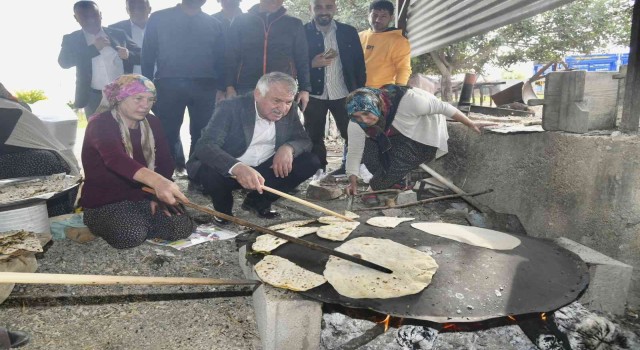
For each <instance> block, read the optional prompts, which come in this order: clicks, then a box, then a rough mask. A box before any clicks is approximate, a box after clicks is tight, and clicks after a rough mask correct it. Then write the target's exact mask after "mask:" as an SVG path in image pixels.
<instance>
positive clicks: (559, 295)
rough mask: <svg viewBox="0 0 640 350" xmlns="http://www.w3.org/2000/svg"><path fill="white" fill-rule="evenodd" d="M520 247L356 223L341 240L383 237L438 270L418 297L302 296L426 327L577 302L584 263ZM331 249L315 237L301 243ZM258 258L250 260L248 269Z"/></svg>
mask: <svg viewBox="0 0 640 350" xmlns="http://www.w3.org/2000/svg"><path fill="white" fill-rule="evenodd" d="M515 236H516V237H517V238H519V239H520V241H521V242H522V243H521V244H520V245H519V246H518V247H516V248H514V249H513V250H491V249H486V248H480V247H475V246H471V245H468V244H464V243H459V242H456V241H452V240H449V239H446V238H441V237H437V236H434V235H430V234H428V233H425V232H422V231H419V230H416V229H414V228H412V227H411V226H410V223H403V224H402V225H400V226H399V227H397V228H395V229H384V228H377V227H372V226H369V225H367V224H361V225H360V226H359V227H358V228H357V229H356V230H355V231H354V232H352V233H351V235H350V236H349V238H348V239H353V238H356V237H376V238H387V239H391V240H393V241H395V242H398V243H401V244H404V245H406V246H409V247H413V248H415V249H418V250H422V251H429V250H430V251H432V252H434V254H433V255H432V257H433V258H434V259H435V260H436V262H437V263H438V265H439V268H438V271H437V272H436V274H435V275H434V277H433V280H432V282H431V284H430V285H429V286H428V287H427V288H426V289H424V290H423V291H422V292H420V293H418V294H414V295H409V296H404V297H399V298H392V299H352V298H347V297H345V296H342V295H340V294H338V292H336V290H335V289H334V288H333V287H332V286H331V284H329V283H325V284H323V285H321V286H319V287H316V288H314V289H311V290H308V291H306V292H301V293H302V294H303V295H306V296H308V297H311V298H313V299H317V300H320V301H323V302H326V303H332V304H341V305H344V306H348V307H353V308H365V309H371V310H374V311H377V312H380V313H383V314H390V315H393V316H397V317H406V318H412V319H419V320H428V321H433V322H439V323H443V322H473V321H481V320H487V319H492V318H497V317H504V316H507V315H519V314H528V313H534V312H548V311H552V310H556V309H558V308H560V307H562V306H565V305H567V304H569V303H571V302H572V301H574V300H576V299H577V298H578V296H579V294H580V293H581V292H582V291H583V290H584V289H585V288H586V286H587V285H588V283H589V273H588V269H587V266H586V264H585V263H584V262H583V261H582V260H581V259H580V258H579V257H578V256H577V255H576V254H574V253H572V252H570V251H568V250H566V249H564V248H561V247H560V246H558V245H556V244H554V243H553V242H551V241H547V240H543V239H538V238H533V237H527V236H520V235H515ZM303 238H304V239H306V240H309V241H311V242H315V243H320V244H323V245H325V246H328V247H331V248H335V247H338V246H339V245H341V244H342V243H343V242H332V241H328V240H325V239H322V238H319V237H318V236H316V235H315V234H311V235H307V236H305V237H303ZM272 254H275V255H278V256H281V257H283V258H286V259H289V260H290V261H293V262H294V263H296V264H298V265H300V266H302V267H304V268H306V269H308V270H311V271H313V272H316V273H319V274H322V272H323V271H324V267H325V264H326V262H327V259H328V257H327V256H326V255H324V254H322V253H319V252H316V251H312V250H309V249H305V248H303V247H300V246H297V245H294V244H290V243H289V244H284V245H282V246H280V247H279V248H277V249H276V250H274V251H273V252H272ZM261 258H262V256H255V255H254V256H253V257H251V258H250V260H251V261H252V262H253V263H254V264H255V263H257V262H258V261H259V260H260V259H261Z"/></svg>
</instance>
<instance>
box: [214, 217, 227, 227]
mask: <svg viewBox="0 0 640 350" xmlns="http://www.w3.org/2000/svg"><path fill="white" fill-rule="evenodd" d="M213 221H215V222H216V224H218V225H228V224H229V223H230V222H231V221H229V220H227V219H223V218H219V217H217V216H214V217H213Z"/></svg>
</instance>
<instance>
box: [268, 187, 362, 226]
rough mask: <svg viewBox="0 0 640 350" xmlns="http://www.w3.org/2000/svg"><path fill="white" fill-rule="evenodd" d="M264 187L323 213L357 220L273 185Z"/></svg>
mask: <svg viewBox="0 0 640 350" xmlns="http://www.w3.org/2000/svg"><path fill="white" fill-rule="evenodd" d="M262 189H263V190H265V191H267V192H271V193H273V194H277V195H278V196H280V197H283V198H286V199H289V200H291V201H294V202H296V203H300V204H302V205H304V206H307V207H309V208H312V209H315V210H317V211H321V212H323V213H325V214H329V215H333V216H335V217H337V218H340V219H342V220H345V221H352V222H353V221H355V220H353V219H352V218H350V217H346V216H344V215H342V214H338V213H336V212H335V211H332V210H329V209H327V208H324V207H321V206H319V205H317V204H313V203H311V202H308V201H305V200H304V199H300V198H298V197H295V196H292V195H290V194H288V193H284V192H282V191H278V190H276V189H275V188H271V187H268V186H264V185H263V186H262Z"/></svg>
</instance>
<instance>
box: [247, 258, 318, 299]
mask: <svg viewBox="0 0 640 350" xmlns="http://www.w3.org/2000/svg"><path fill="white" fill-rule="evenodd" d="M255 269H256V274H257V275H258V277H260V280H262V281H263V282H265V283H268V284H270V285H272V286H274V287H279V288H285V289H290V290H294V291H299V292H302V291H305V290H309V289H312V288H315V287H317V286H319V285H321V284H323V283H325V282H326V280H325V279H324V277H323V276H322V275H319V274H317V273H315V272H311V271H309V270H306V269H303V268H302V267H300V266H298V265H296V264H294V263H292V262H291V261H289V260H287V259H285V258H281V257H279V256H275V255H267V256H265V257H264V258H263V259H262V260H260V262H259V263H257V264H256V267H255Z"/></svg>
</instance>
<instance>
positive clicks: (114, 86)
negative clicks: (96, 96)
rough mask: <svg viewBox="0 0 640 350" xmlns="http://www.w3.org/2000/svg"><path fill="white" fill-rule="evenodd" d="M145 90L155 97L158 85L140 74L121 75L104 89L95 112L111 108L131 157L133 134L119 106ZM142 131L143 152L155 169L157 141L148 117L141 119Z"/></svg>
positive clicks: (150, 165)
mask: <svg viewBox="0 0 640 350" xmlns="http://www.w3.org/2000/svg"><path fill="white" fill-rule="evenodd" d="M144 92H150V93H152V94H153V96H154V97H155V96H156V87H155V85H153V83H152V82H151V80H149V79H147V78H145V77H144V76H142V75H139V74H125V75H121V76H120V77H118V78H117V79H116V80H114V81H113V82H111V83H109V84H107V86H105V87H104V89H102V101H101V102H100V107H98V110H97V111H96V113H95V114H100V113H101V112H103V111H107V110H111V115H113V118H114V119H115V120H116V121H117V122H118V128H119V129H120V136H121V137H122V144H123V145H124V148H125V150H126V152H127V154H128V155H129V157H131V158H133V144H132V143H131V135H130V133H129V128H128V127H127V126H126V124H125V123H124V121H123V120H122V117H121V116H120V115H119V114H118V108H117V106H118V104H119V103H120V102H122V101H124V100H125V99H126V98H127V97H130V96H133V95H137V94H140V93H144ZM140 131H141V134H142V139H141V140H140V141H141V144H142V154H143V155H144V159H145V160H146V162H147V168H149V169H151V170H154V169H155V162H156V142H155V138H154V136H153V131H152V130H151V126H150V125H149V121H148V120H147V118H144V119H143V120H142V121H140Z"/></svg>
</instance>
